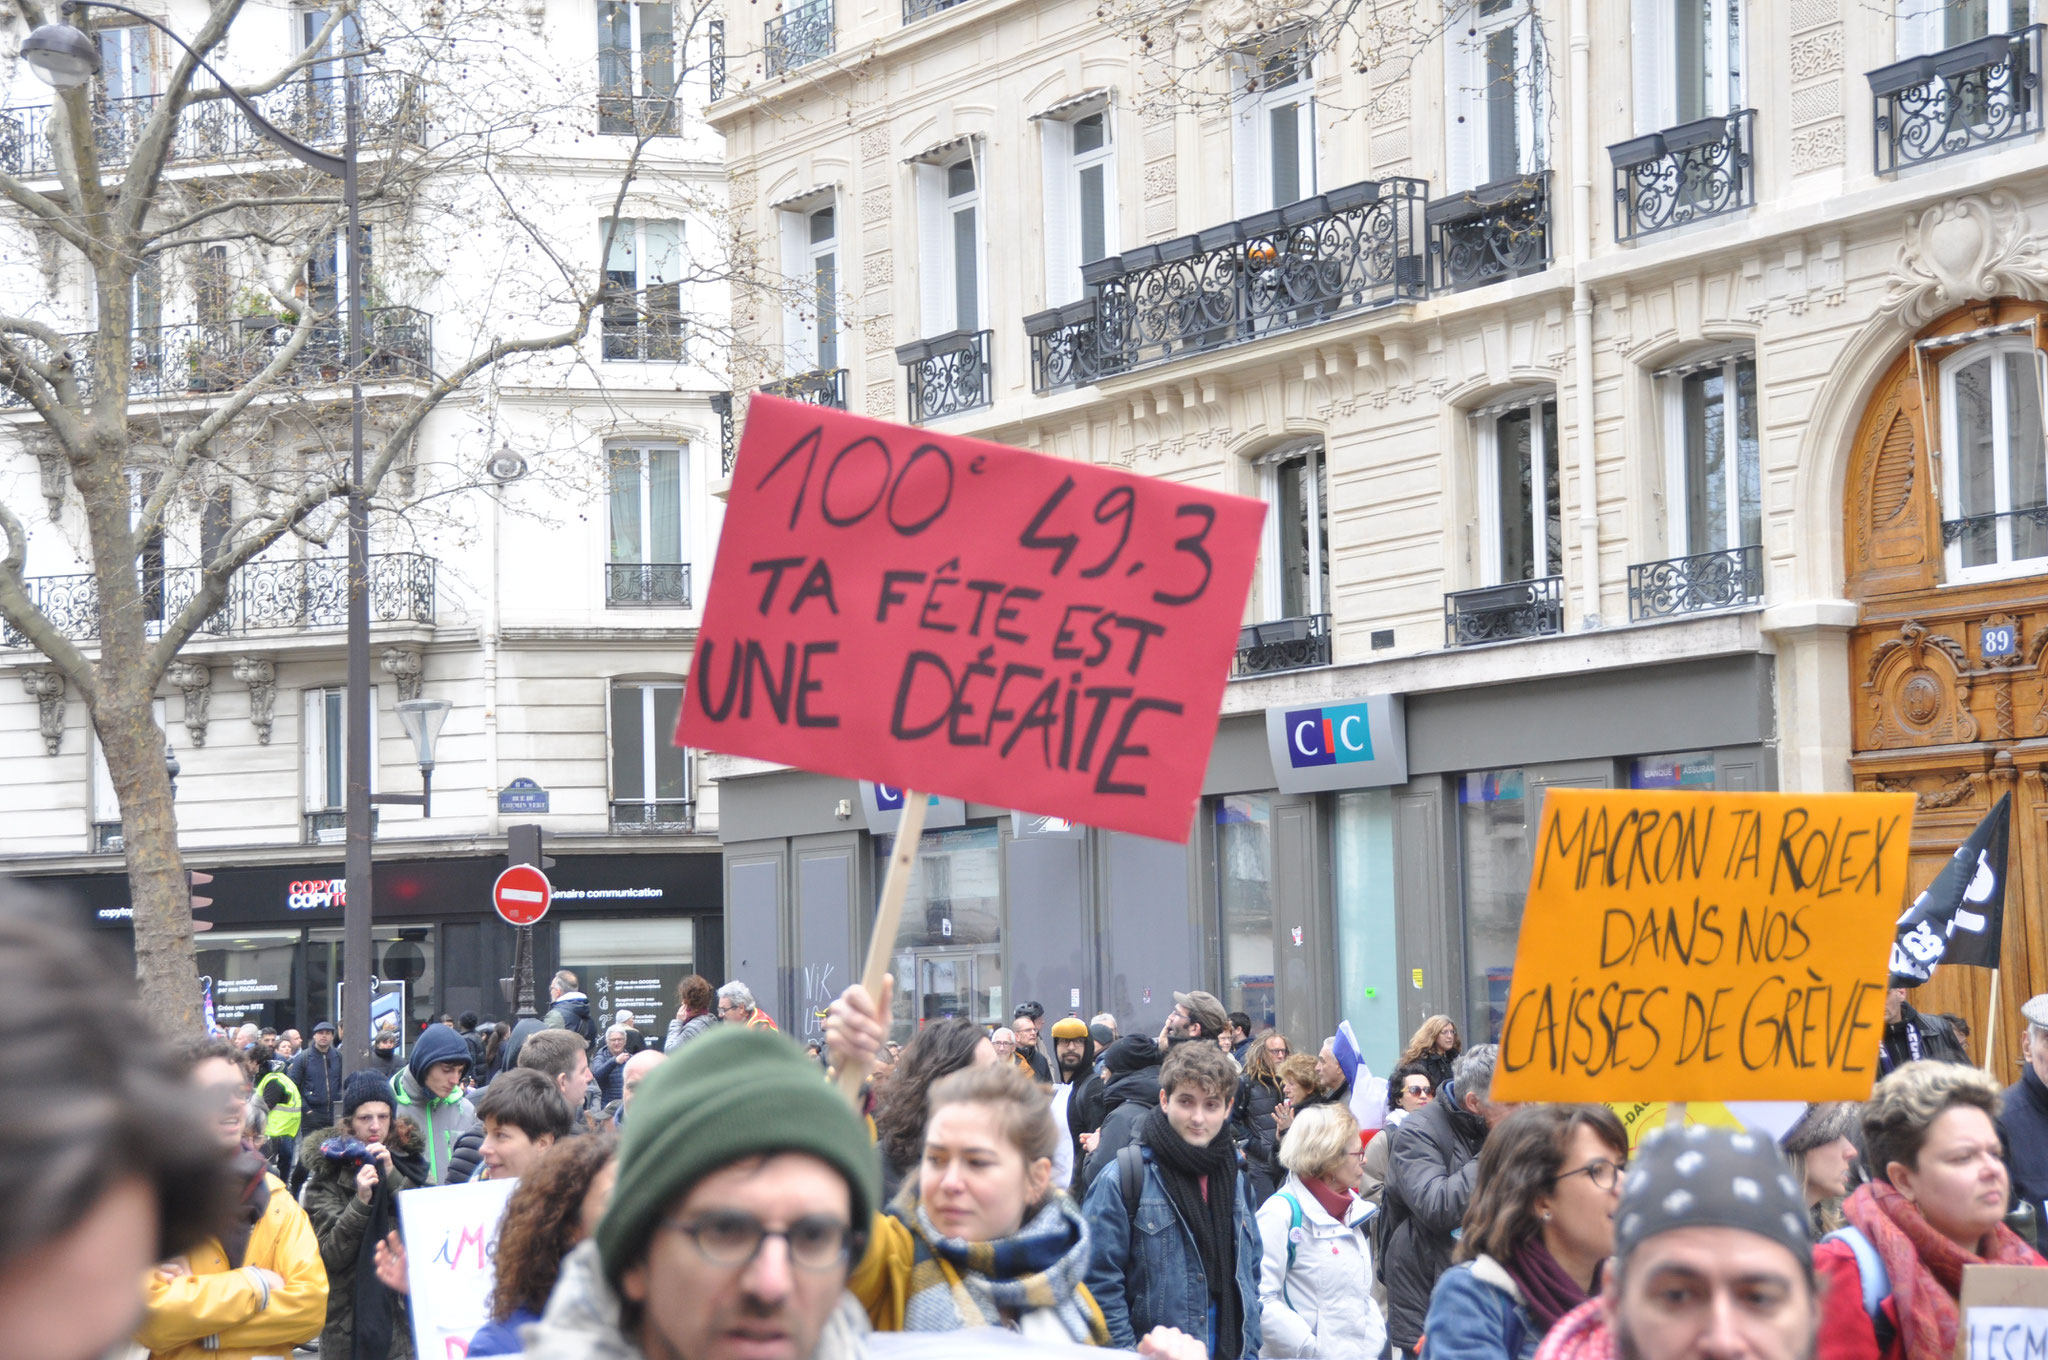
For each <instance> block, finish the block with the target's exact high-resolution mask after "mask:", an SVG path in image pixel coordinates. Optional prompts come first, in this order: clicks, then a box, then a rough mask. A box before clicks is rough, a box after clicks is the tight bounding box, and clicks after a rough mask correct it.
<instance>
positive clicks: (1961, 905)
mask: <svg viewBox="0 0 2048 1360" xmlns="http://www.w3.org/2000/svg"><path fill="white" fill-rule="evenodd" d="M2011 829H2012V795H2011V794H2009V793H2008V794H2005V795H2004V796H2002V797H2001V798H2000V799H1999V800H1998V806H1997V807H1995V808H1993V809H1991V811H1990V813H1988V814H1987V815H1986V816H1985V818H1984V820H1983V821H1981V822H1979V823H1977V829H1976V830H1975V831H1972V832H1971V833H1970V836H1969V839H1968V840H1966V841H1964V842H1963V843H1962V844H1961V845H1959V846H1957V847H1956V853H1955V857H1954V858H1953V859H1951V860H1949V862H1948V863H1947V864H1945V865H1943V866H1942V870H1941V872H1940V873H1939V874H1936V875H1935V877H1934V882H1932V883H1930V884H1928V885H1927V890H1926V891H1925V892H1923V893H1921V894H1920V895H1919V896H1918V897H1916V898H1914V899H1913V905H1912V906H1910V907H1908V908H1906V914H1905V915H1904V916H1901V917H1900V918H1899V933H1898V937H1897V938H1896V939H1894V940H1893V941H1892V984H1891V985H1892V986H1894V987H1918V986H1919V985H1920V984H1921V983H1923V982H1925V981H1927V979H1928V978H1929V977H1931V976H1933V974H1934V966H1935V965H1936V964H1938V963H1974V964H1976V965H1977V966H1979V967H1980V968H1996V967H1997V966H1998V944H1999V940H2000V938H2001V937H2002V936H2003V935H2004V933H2005V844H2006V837H2007V834H2008V833H2009V832H2010V831H2011Z"/></svg>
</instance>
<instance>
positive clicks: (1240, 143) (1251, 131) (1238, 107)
mask: <svg viewBox="0 0 2048 1360" xmlns="http://www.w3.org/2000/svg"><path fill="white" fill-rule="evenodd" d="M1232 67H1233V70H1232V73H1231V79H1232V81H1233V83H1235V85H1236V86H1237V93H1236V94H1235V95H1234V96H1233V97H1232V99H1231V101H1230V200H1231V206H1232V207H1233V208H1234V209H1235V211H1236V215H1237V216H1239V217H1250V216H1251V215H1252V214H1253V213H1255V212H1257V211H1258V210H1259V209H1260V208H1261V207H1262V206H1263V205H1264V204H1265V200H1266V195H1267V186H1266V185H1265V184H1264V183H1263V182H1262V181H1263V180H1264V176H1263V175H1261V174H1260V173H1259V171H1260V168H1261V166H1263V165H1264V163H1265V157H1263V156H1262V155H1260V151H1259V143H1260V139H1261V138H1262V137H1264V136H1265V134H1266V129H1265V125H1264V124H1265V120H1264V119H1262V118H1260V117H1259V110H1260V108H1261V105H1260V102H1259V97H1258V95H1257V93H1256V92H1254V91H1252V90H1250V89H1247V88H1246V86H1247V84H1248V78H1249V76H1250V74H1251V66H1250V62H1249V59H1248V58H1243V57H1239V58H1237V59H1235V60H1234V61H1233V62H1232Z"/></svg>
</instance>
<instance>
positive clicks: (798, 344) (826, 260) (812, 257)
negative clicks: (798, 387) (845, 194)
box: [782, 196, 839, 377]
mask: <svg viewBox="0 0 2048 1360" xmlns="http://www.w3.org/2000/svg"><path fill="white" fill-rule="evenodd" d="M814 201H815V200H814ZM782 272H783V274H784V275H785V276H786V277H788V278H789V279H791V280H801V281H803V282H802V283H801V284H800V291H801V300H800V301H799V300H798V299H796V298H792V299H791V301H790V304H789V305H787V306H785V307H784V308H783V316H782V323H783V335H784V337H785V341H786V345H787V348H788V351H789V360H788V364H789V373H790V375H791V376H792V377H793V376H795V375H797V374H801V373H811V372H815V371H818V370H824V371H826V372H830V371H831V370H832V369H835V368H838V367H839V214H838V211H837V204H836V203H835V202H833V201H832V200H831V199H830V198H829V196H828V197H827V198H826V200H825V202H824V205H823V206H822V207H817V206H812V207H799V208H796V209H785V210H784V211H783V213H782Z"/></svg>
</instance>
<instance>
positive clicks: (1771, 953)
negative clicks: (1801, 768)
mask: <svg viewBox="0 0 2048 1360" xmlns="http://www.w3.org/2000/svg"><path fill="white" fill-rule="evenodd" d="M1912 822H1913V799H1912V796H1911V795H1910V794H1903V793H1900V794H1891V793H1841V794H1792V793H1692V792H1670V791H1651V790H1629V789H1551V790H1550V791H1549V792H1548V793H1547V794H1546V795H1545V796H1544V802H1543V818H1542V824H1541V827H1540V828H1539V830H1538V833H1537V841H1536V846H1535V854H1534V857H1533V859H1534V862H1533V865H1532V867H1531V869H1530V873H1529V896H1528V901H1527V904H1526V905H1525V906H1524V908H1523V912H1522V931H1521V940H1520V943H1519V944H1518V946H1517V949H1516V953H1515V971H1514V975H1513V978H1512V980H1511V981H1510V983H1509V987H1508V1000H1507V1018H1506V1023H1505V1024H1504V1025H1503V1027H1502V1030H1501V1040H1500V1046H1501V1051H1500V1060H1499V1065H1498V1066H1497V1067H1496V1069H1495V1072H1494V1086H1493V1094H1494V1098H1495V1099H1498V1100H1505V1101H1513V1100H1585V1101H1593V1100H1599V1101H1654V1100H1663V1101H1678V1100H1862V1099H1864V1098H1866V1097H1867V1096H1868V1095H1869V1094H1870V1087H1871V1083H1872V1082H1873V1081H1874V1080H1875V1079H1876V1075H1877V1050H1878V1042H1879V1040H1880V1038H1881V1036H1882V1032H1883V1029H1884V993H1885V987H1886V983H1887V980H1888V971H1887V966H1888V960H1889V958H1890V950H1891V940H1892V931H1893V925H1894V923H1895V922H1896V921H1897V919H1898V915H1899V910H1900V908H1901V905H1902V903H1903V901H1904V896H1905V889H1906V850H1907V840H1908V838H1909V835H1910V833H1911V830H1912Z"/></svg>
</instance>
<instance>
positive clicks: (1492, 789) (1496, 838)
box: [1458, 770, 1530, 1043]
mask: <svg viewBox="0 0 2048 1360" xmlns="http://www.w3.org/2000/svg"><path fill="white" fill-rule="evenodd" d="M1529 811H1530V802H1529V799H1528V796H1527V794H1526V792H1525V782H1524V780H1523V777H1522V772H1521V771H1520V770H1486V771H1483V772H1480V773H1476V774H1468V775H1464V776H1462V777H1460V779H1459V781H1458V827H1459V831H1460V833H1461V834H1460V836H1459V840H1460V843H1461V846H1462V849H1463V852H1464V870H1465V874H1464V876H1465V964H1466V967H1467V969H1468V970H1469V973H1468V977H1469V985H1470V988H1471V990H1470V993H1469V1001H1468V1005H1469V1007H1470V1013H1469V1014H1468V1015H1467V1017H1466V1022H1467V1026H1468V1030H1469V1031H1470V1032H1473V1033H1478V1034H1483V1035H1485V1042H1487V1043H1498V1042H1499V1041H1500V1031H1501V1026H1502V1024H1503V1023H1504V1022H1505V1020H1506V1018H1507V999H1508V980H1509V978H1510V977H1511V976H1512V974H1513V973H1514V968H1515V941H1516V938H1517V936H1518V935H1519V933H1520V931H1521V928H1522V903H1523V900H1524V899H1525V898H1526V897H1527V896H1528V893H1529V865H1530V860H1529V850H1530V847H1529Z"/></svg>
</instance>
